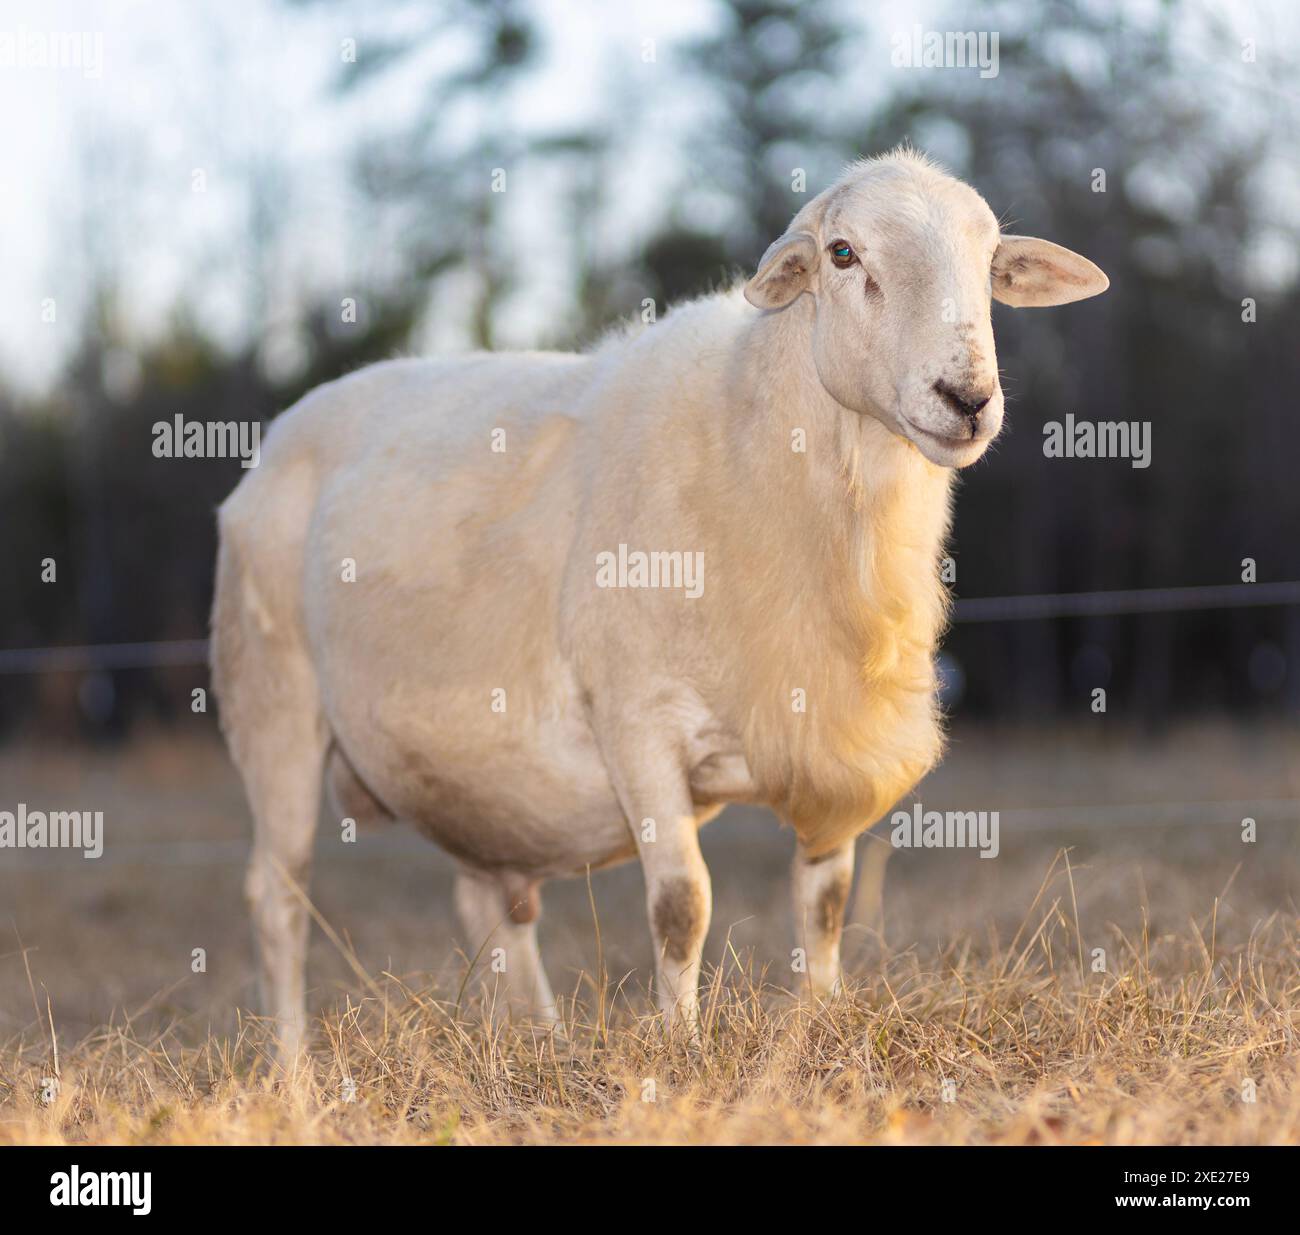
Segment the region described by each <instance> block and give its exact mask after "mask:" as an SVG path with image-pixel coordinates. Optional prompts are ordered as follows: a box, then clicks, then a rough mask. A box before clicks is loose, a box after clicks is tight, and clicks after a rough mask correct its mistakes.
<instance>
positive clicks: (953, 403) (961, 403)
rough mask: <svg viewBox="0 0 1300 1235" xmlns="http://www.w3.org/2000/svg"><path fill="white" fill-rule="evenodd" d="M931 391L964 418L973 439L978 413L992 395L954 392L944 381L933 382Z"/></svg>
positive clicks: (968, 391) (977, 423)
mask: <svg viewBox="0 0 1300 1235" xmlns="http://www.w3.org/2000/svg"><path fill="white" fill-rule="evenodd" d="M933 389H934V392H935V394H937V395H938V396H939V398H941V399H942V400H943V401H944V402H945V403H946V404H948V406H949V407H951V408H952V410H953V411H954V412H957V413H958V414H959V415H961V416H964V417H965V418H966V419H967V420H968V421H969V422H970V431H971V436H972V437H974V436H975V433H976V430H977V429H978V428H979V418H980V412H982V411H983V410H984V408H985V407H986V406H987V405H988V401H989V400H990V399H991V398H992V397H993V395H992V393H989V394H978V393H976V392H975V391H972V390H956V389H954V388H953V387H952V386H949V385H948V383H947V382H944V381H938V382H935V383H934V387H933Z"/></svg>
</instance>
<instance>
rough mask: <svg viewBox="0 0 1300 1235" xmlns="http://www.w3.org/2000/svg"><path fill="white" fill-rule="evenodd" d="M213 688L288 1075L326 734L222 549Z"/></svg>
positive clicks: (288, 640)
mask: <svg viewBox="0 0 1300 1235" xmlns="http://www.w3.org/2000/svg"><path fill="white" fill-rule="evenodd" d="M213 685H214V687H216V689H217V691H218V694H219V696H220V701H221V726H222V729H223V730H224V732H225V735H226V740H227V743H228V745H229V747H230V752H231V755H232V757H233V759H234V762H235V765H236V766H237V767H238V769H239V773H240V776H241V777H242V779H243V782H244V789H245V792H246V794H247V796H248V803H249V807H250V809H251V811H252V815H253V851H252V855H251V857H250V860H249V865H248V874H247V879H246V881H245V885H244V888H245V893H246V896H247V898H248V904H249V909H250V911H251V916H252V920H253V933H254V937H255V942H256V945H257V953H258V979H259V983H258V984H259V988H260V992H261V1010H262V1012H263V1013H264V1014H266V1015H267V1016H269V1017H270V1018H272V1020H273V1022H274V1027H275V1032H276V1038H277V1045H276V1058H277V1062H278V1064H279V1066H280V1068H281V1069H283V1070H284V1071H285V1072H286V1073H288V1074H291V1073H292V1072H293V1071H294V1070H295V1069H296V1067H297V1066H298V1064H299V1063H300V1061H301V1058H302V1054H303V1051H304V1049H305V1045H306V1039H307V1007H306V990H305V978H306V974H305V970H306V962H307V942H308V938H309V934H310V926H311V923H310V920H309V914H308V907H307V901H306V895H307V886H308V879H309V876H310V872H311V855H312V845H313V842H314V840H315V834H316V825H317V818H318V812H319V809H320V798H321V783H322V775H323V770H324V763H325V752H326V750H327V748H328V746H329V742H330V734H329V730H328V727H327V725H326V723H325V720H324V716H323V713H322V710H321V702H320V691H319V687H318V685H317V681H316V676H315V673H314V671H313V669H312V666H311V663H310V661H309V660H308V658H307V655H306V653H305V651H303V649H302V648H301V646H300V644H299V642H298V640H297V639H296V637H295V636H294V635H293V634H292V632H290V631H288V630H287V629H284V628H283V627H282V626H281V625H279V624H277V623H276V622H275V621H273V620H271V619H270V618H269V616H268V615H267V612H266V609H265V607H264V606H263V605H262V603H261V599H260V597H259V595H258V592H257V590H256V587H255V584H254V582H253V580H252V579H251V577H250V576H249V575H248V574H247V573H246V572H241V571H240V570H239V569H238V555H237V553H236V551H235V547H234V545H233V544H231V543H230V542H229V541H227V542H226V543H224V544H223V546H222V553H221V558H220V561H219V567H218V576H217V596H216V601H215V604H214V609H213Z"/></svg>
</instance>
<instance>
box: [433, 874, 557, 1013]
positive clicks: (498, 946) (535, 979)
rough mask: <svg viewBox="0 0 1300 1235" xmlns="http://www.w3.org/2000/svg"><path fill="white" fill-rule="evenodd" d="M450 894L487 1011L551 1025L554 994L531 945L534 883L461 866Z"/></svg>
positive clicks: (535, 908)
mask: <svg viewBox="0 0 1300 1235" xmlns="http://www.w3.org/2000/svg"><path fill="white" fill-rule="evenodd" d="M454 895H455V902H456V912H457V914H458V916H459V917H460V922H461V928H462V930H463V931H464V934H465V946H466V952H467V955H468V959H469V961H470V962H471V963H472V964H474V965H475V968H476V969H478V971H479V977H480V981H481V983H482V986H483V988H484V991H485V993H486V994H487V996H488V1000H489V1004H490V1006H491V1007H492V1008H493V1010H494V1011H495V1012H501V1011H508V1012H511V1013H515V1014H518V1015H522V1016H526V1017H530V1018H531V1019H533V1020H535V1021H538V1022H539V1023H541V1024H545V1025H554V1024H556V1023H557V1022H558V1019H559V1018H558V1014H557V1011H556V1006H555V996H554V994H553V993H552V992H551V984H550V983H549V982H548V981H547V978H546V971H545V970H544V969H543V968H542V957H541V952H540V950H539V949H538V946H537V919H538V917H539V915H540V912H541V904H540V898H539V896H538V892H537V884H536V883H535V882H532V881H529V880H527V879H523V878H514V877H511V876H494V875H487V874H483V873H480V872H478V871H474V870H470V869H469V868H467V867H462V868H461V870H460V872H459V874H457V876H456V887H455V894H454Z"/></svg>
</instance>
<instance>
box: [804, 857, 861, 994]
mask: <svg viewBox="0 0 1300 1235" xmlns="http://www.w3.org/2000/svg"><path fill="white" fill-rule="evenodd" d="M853 849H854V842H853V841H851V840H849V841H845V842H844V844H842V845H840V846H839V848H837V849H832V850H831V851H830V852H829V853H824V854H819V855H818V856H817V857H809V856H808V852H807V850H806V849H805V848H804V847H803V845H802V844H800V845H799V847H798V849H797V851H796V852H795V856H794V872H793V875H794V927H795V932H796V936H797V938H798V940H799V946H800V947H801V948H803V950H804V957H805V959H806V963H807V967H808V974H807V986H806V990H807V992H808V993H809V994H810V995H811V996H812V997H813V998H814V999H825V998H826V997H827V996H829V995H833V994H835V993H836V992H837V991H838V990H839V987H840V936H841V934H842V933H843V930H844V908H845V905H846V904H847V903H848V899H849V888H850V886H851V885H852V883H853Z"/></svg>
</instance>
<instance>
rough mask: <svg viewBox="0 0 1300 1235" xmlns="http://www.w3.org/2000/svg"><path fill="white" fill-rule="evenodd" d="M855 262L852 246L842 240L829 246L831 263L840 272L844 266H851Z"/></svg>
mask: <svg viewBox="0 0 1300 1235" xmlns="http://www.w3.org/2000/svg"><path fill="white" fill-rule="evenodd" d="M856 260H857V257H856V255H855V254H854V252H853V246H852V245H851V244H848V243H847V242H846V241H843V240H836V241H835V242H834V243H833V244H832V245H831V261H832V262H834V263H835V265H837V266H838V267H839V268H840V269H841V270H843V269H844V268H845V267H846V266H852V265H853V263H854V262H855V261H856Z"/></svg>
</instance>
